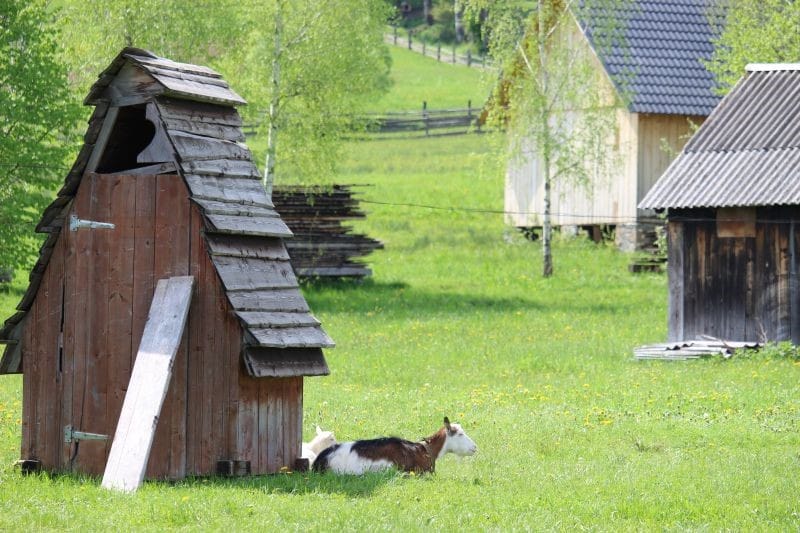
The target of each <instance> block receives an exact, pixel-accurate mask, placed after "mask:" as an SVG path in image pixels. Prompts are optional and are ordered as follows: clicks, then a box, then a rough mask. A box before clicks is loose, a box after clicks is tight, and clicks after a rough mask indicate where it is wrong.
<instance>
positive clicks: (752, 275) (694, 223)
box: [668, 208, 800, 343]
mask: <svg viewBox="0 0 800 533" xmlns="http://www.w3.org/2000/svg"><path fill="white" fill-rule="evenodd" d="M756 218H757V221H756V225H755V230H756V231H755V236H754V237H718V236H717V223H716V221H715V220H714V219H715V211H714V210H710V209H709V210H685V211H678V212H671V213H670V220H669V224H668V246H669V339H670V340H671V341H678V340H689V339H694V338H697V337H698V336H699V335H711V336H714V337H717V338H721V339H725V340H733V341H764V340H771V341H783V340H793V341H794V342H795V343H797V342H798V341H800V295H799V294H798V283H797V281H798V280H797V271H798V269H800V239H798V232H800V222H798V223H795V225H794V226H792V224H791V220H792V219H793V218H794V219H795V220H799V221H800V209H799V208H759V209H757V210H756ZM792 230H794V233H793V234H792ZM790 236H791V237H792V238H793V239H794V241H795V242H794V247H792V243H791V241H790ZM793 251H794V268H792V261H791V259H792V253H793Z"/></svg>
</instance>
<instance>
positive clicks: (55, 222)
mask: <svg viewBox="0 0 800 533" xmlns="http://www.w3.org/2000/svg"><path fill="white" fill-rule="evenodd" d="M141 102H148V104H147V105H148V108H147V109H148V110H147V119H148V120H150V121H151V122H152V123H153V124H155V127H156V135H166V138H167V140H168V143H164V145H166V146H171V147H172V148H173V149H174V152H173V153H170V154H168V157H167V159H165V160H168V161H174V170H175V171H177V172H178V173H179V174H180V175H181V176H182V177H183V179H184V181H185V183H186V185H187V187H188V190H189V194H190V198H191V200H192V201H194V202H195V203H196V204H197V205H198V206H199V208H200V211H201V213H202V215H203V219H204V223H205V224H204V231H203V234H204V238H205V240H206V244H207V248H208V250H209V253H210V255H211V261H212V262H213V264H214V266H215V268H216V271H217V273H218V275H219V279H220V280H221V283H222V284H223V286H224V289H225V292H226V295H227V298H228V301H229V302H230V304H231V306H232V308H233V310H234V312H235V313H236V315H237V316H238V317H239V320H240V322H241V324H242V327H243V330H244V337H245V341H244V350H243V352H244V355H245V363H246V365H247V367H248V369H249V370H250V372H251V374H253V375H256V376H282V375H319V374H327V373H328V368H327V365H326V364H325V361H324V359H323V358H322V357H321V352H320V355H319V356H313V354H312V355H311V356H309V352H308V349H312V348H329V347H332V346H333V345H334V343H333V341H332V340H331V339H330V337H328V335H327V334H326V333H325V332H324V331H323V329H322V328H321V326H320V323H319V322H318V321H317V320H316V319H315V318H314V317H313V316H311V315H310V313H309V308H308V305H307V303H306V301H305V299H304V297H303V295H302V294H301V292H300V289H299V286H298V282H297V279H296V278H295V275H294V272H293V270H292V267H291V264H290V263H289V255H288V254H287V252H286V248H285V246H284V244H283V240H282V239H283V238H285V237H291V235H292V233H291V231H290V230H289V228H288V227H287V226H286V225H285V224H284V223H283V221H282V220H281V218H280V216H279V215H278V213H277V212H276V211H275V210H274V208H273V205H272V202H271V201H270V199H269V198H268V197H267V195H266V193H265V191H264V189H263V187H262V185H261V180H260V174H259V171H258V169H257V168H256V166H255V165H254V164H253V161H252V156H251V153H250V151H249V150H248V148H247V146H245V145H244V144H243V143H242V141H244V135H243V133H242V131H241V125H242V120H241V117H240V116H239V113H238V112H237V110H236V108H235V107H234V106H236V105H240V104H245V103H246V102H245V101H244V100H243V99H242V98H241V97H240V96H239V95H237V94H236V93H235V92H233V91H232V90H231V89H230V87H229V86H228V84H227V83H226V82H225V81H224V80H223V79H222V77H221V76H220V75H219V74H218V73H216V72H215V71H213V70H211V69H209V68H206V67H200V66H197V65H190V64H186V63H176V62H174V61H170V60H168V59H163V58H160V57H158V56H156V55H154V54H152V53H150V52H147V51H145V50H141V49H136V48H125V49H124V50H123V51H122V52H121V53H120V54H119V55H118V56H117V57H116V59H114V61H113V62H112V63H111V65H110V66H109V67H108V68H107V69H106V70H105V71H104V72H103V73H102V74H101V75H100V77H99V79H98V81H97V82H96V83H95V84H94V85H93V86H92V88H91V91H90V92H89V95H88V96H87V98H86V100H85V103H86V104H90V105H95V106H96V107H95V111H94V113H93V114H92V116H91V118H90V120H89V127H88V130H87V132H86V135H85V137H84V140H85V144H84V146H83V148H82V149H81V151H80V153H79V155H78V157H77V159H76V161H75V163H74V165H73V167H72V169H71V170H70V172H69V174H68V175H67V177H66V179H65V182H64V186H63V187H62V188H61V190H60V191H59V192H58V195H57V198H56V199H55V200H54V201H53V203H52V204H51V205H50V206H49V207H48V208H47V209H46V210H45V212H44V214H43V216H42V219H41V221H40V222H39V224H38V225H37V228H36V230H37V231H38V232H43V233H47V234H48V237H47V239H46V241H45V243H44V245H43V246H42V248H41V250H40V255H39V259H38V261H37V262H36V265H35V267H34V269H33V271H32V273H31V278H30V285H29V287H28V289H27V291H26V293H25V295H24V296H23V298H22V301H21V302H20V304H19V305H18V306H17V309H18V312H17V313H16V314H15V315H14V316H12V317H11V318H9V319H8V320H7V321H6V322H5V324H4V327H3V328H2V330H0V342H2V341H3V340H5V341H14V340H16V339H19V338H20V337H19V335H20V331H19V330H20V328H21V327H22V325H23V324H24V320H23V319H24V317H25V314H26V312H27V311H28V310H29V309H30V308H31V305H32V303H33V300H34V298H35V296H36V293H37V290H38V288H39V284H40V282H41V279H42V274H43V272H44V270H45V268H46V267H47V263H48V261H49V259H50V256H51V254H52V251H53V248H54V246H55V243H56V240H57V239H58V236H59V234H60V232H61V229H62V227H63V226H64V224H65V218H66V216H67V214H68V212H69V210H70V206H71V202H72V199H73V197H74V195H75V193H76V192H77V190H78V186H79V184H80V181H81V178H82V177H83V175H84V172H85V171H86V169H87V164H88V163H89V161H90V159H91V157H92V153H93V149H94V147H95V143H96V142H97V140H98V137H99V135H100V131H101V128H102V127H103V124H104V119H105V117H106V114H107V113H108V112H109V109H110V105H111V104H112V103H113V105H115V106H123V105H126V104H128V103H130V104H135V103H141ZM150 102H152V103H153V104H154V106H151V105H150ZM172 164H173V163H168V164H167V166H169V165H172ZM154 166H157V165H154ZM154 170H157V169H154ZM154 173H158V172H155V171H154ZM13 346H14V345H13V344H10V345H9V346H8V347H7V349H6V355H9V350H12V349H13ZM264 348H267V349H270V348H296V349H302V350H305V352H304V354H305V355H304V356H303V357H300V358H299V359H296V360H295V359H292V358H291V357H287V356H285V355H284V356H280V357H278V358H277V359H276V356H275V353H274V351H273V352H271V355H272V359H269V358H265V356H264V351H263V349H264ZM259 350H261V351H259ZM298 353H299V352H298ZM19 359H20V356H19V354H17V355H16V356H15V357H5V356H4V359H3V364H0V373H2V372H15V371H19V362H20V361H19Z"/></svg>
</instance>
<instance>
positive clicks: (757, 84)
mask: <svg viewBox="0 0 800 533" xmlns="http://www.w3.org/2000/svg"><path fill="white" fill-rule="evenodd" d="M748 70H749V72H748V73H747V74H746V76H745V77H744V78H743V79H742V80H741V81H740V82H739V83H738V84H737V85H736V87H734V89H733V90H732V91H731V92H730V93H729V94H728V96H727V97H725V99H724V100H723V101H722V102H721V103H720V105H719V106H718V107H717V109H715V110H714V112H713V113H712V114H711V116H710V117H709V118H708V120H706V122H705V123H704V124H703V126H702V127H701V128H700V130H698V132H697V133H696V134H695V136H694V137H693V138H692V140H691V141H689V143H688V144H687V145H686V147H685V148H684V150H683V152H681V154H680V155H679V156H678V157H677V159H675V161H673V163H672V164H671V165H670V167H669V168H668V169H667V171H666V172H665V173H664V175H663V176H661V178H660V179H659V180H658V182H656V184H655V185H654V186H653V188H652V189H650V191H649V192H648V193H647V195H646V196H645V197H644V199H643V200H642V202H641V203H640V204H639V207H640V208H642V209H662V208H693V207H737V206H768V205H794V204H800V105H798V101H800V64H796V65H787V64H783V65H753V66H750V67H749V69H748Z"/></svg>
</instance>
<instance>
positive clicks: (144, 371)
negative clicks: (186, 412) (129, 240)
mask: <svg viewBox="0 0 800 533" xmlns="http://www.w3.org/2000/svg"><path fill="white" fill-rule="evenodd" d="M193 285H194V278H193V277H192V276H177V277H173V278H169V279H162V280H159V281H158V284H157V285H156V290H155V295H154V296H153V302H152V304H151V305H150V314H149V315H148V318H147V323H146V324H145V327H144V333H143V334H142V342H141V344H140V345H139V351H138V353H137V354H136V362H135V363H134V366H133V372H132V373H131V380H130V383H129V385H128V392H127V393H126V394H125V401H124V403H123V404H122V412H121V413H120V417H119V421H118V423H117V430H116V433H115V434H114V442H113V443H112V445H111V452H110V453H109V456H108V463H106V469H105V473H104V474H103V483H102V486H103V487H105V488H107V489H115V490H121V491H124V492H135V491H136V489H138V488H139V485H141V483H142V479H144V473H145V469H146V467H147V459H148V458H149V457H150V448H151V447H152V445H153V437H154V436H155V431H156V425H157V423H158V417H159V414H160V412H161V407H162V405H163V403H164V398H165V397H166V394H167V388H168V386H169V380H170V377H171V375H172V364H173V362H174V360H175V354H176V353H177V351H178V346H179V345H180V342H181V337H182V336H183V330H184V327H185V326H186V318H187V315H188V314H189V304H190V302H191V295H192V286H193Z"/></svg>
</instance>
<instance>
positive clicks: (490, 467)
mask: <svg viewBox="0 0 800 533" xmlns="http://www.w3.org/2000/svg"><path fill="white" fill-rule="evenodd" d="M408 154H414V155H415V156H414V157H409V155H408ZM487 154H488V149H487V148H486V138H485V137H482V136H478V135H473V136H463V137H454V138H439V139H428V140H425V139H423V140H394V141H380V142H377V141H376V142H371V143H361V144H357V145H353V146H352V147H351V148H350V149H349V151H348V157H347V159H346V161H344V162H343V166H344V172H345V175H344V177H343V181H347V182H354V183H369V184H372V186H371V187H367V188H365V189H364V192H363V198H364V199H365V200H369V201H375V202H389V203H396V204H404V203H418V204H429V205H437V206H467V207H472V208H481V209H486V210H494V209H499V208H501V207H502V177H501V173H500V172H499V171H498V169H497V168H496V167H495V166H494V165H493V164H492V163H491V159H490V158H488V157H487ZM364 207H365V208H367V209H368V211H369V217H368V218H367V219H366V220H364V221H362V222H359V223H358V229H359V230H363V231H365V232H367V233H368V234H369V235H371V236H374V237H378V238H380V239H383V240H384V241H385V243H386V249H385V250H383V251H379V252H377V253H375V254H374V255H373V256H372V258H371V263H372V266H373V268H374V271H375V274H374V276H373V278H372V279H370V280H367V281H365V282H363V283H360V284H359V283H340V284H333V285H326V284H321V285H310V286H307V287H306V288H305V292H306V295H307V297H308V299H309V301H310V303H311V306H312V307H313V309H314V311H315V313H316V315H317V316H318V317H319V318H320V319H321V320H322V322H323V324H324V326H325V328H326V330H327V331H328V332H329V333H330V335H331V336H332V337H333V338H334V339H335V340H336V341H337V347H336V349H334V350H330V351H328V352H327V359H328V362H329V365H330V367H331V370H332V374H331V375H330V376H329V377H324V378H309V379H307V380H306V388H305V393H306V395H305V402H304V409H305V420H304V433H305V436H306V438H311V436H312V435H313V428H314V425H315V424H320V425H322V426H323V427H324V428H326V429H332V430H334V431H335V432H336V435H337V437H338V438H339V439H340V440H346V439H353V438H361V437H372V436H378V435H382V434H389V433H391V434H398V435H400V436H404V437H407V438H416V437H420V436H423V435H426V434H429V433H430V432H432V431H433V430H435V429H437V428H438V427H439V425H440V423H441V419H442V416H444V415H448V416H449V417H450V418H451V419H452V420H454V421H459V422H461V423H462V424H463V425H464V427H465V429H466V430H467V432H468V433H469V434H470V435H471V436H472V437H473V438H474V440H475V441H476V442H477V443H478V446H479V448H480V451H479V453H478V455H476V456H475V457H472V458H467V459H462V460H458V459H456V458H453V457H452V456H448V457H446V458H445V459H443V460H442V461H441V462H440V463H439V464H437V472H436V474H435V475H432V476H424V477H404V476H400V475H396V474H394V473H387V474H376V475H370V476H365V477H363V478H353V477H347V476H345V477H336V476H332V475H322V476H321V475H316V474H299V473H296V474H286V475H276V476H265V477H255V478H251V479H243V480H232V481H231V480H220V479H208V480H187V481H185V482H181V483H178V484H165V483H146V484H145V485H144V486H143V488H142V489H141V490H140V491H139V492H138V493H137V494H136V495H134V496H122V495H117V494H113V493H109V492H106V491H104V490H102V489H100V488H99V487H98V482H97V481H96V480H91V479H80V478H77V477H69V476H57V477H49V476H47V475H41V476H34V477H27V478H25V477H22V476H20V474H19V473H18V472H17V471H16V470H15V469H13V468H12V467H11V466H10V465H11V464H12V463H13V461H14V460H16V459H17V458H18V454H19V433H20V425H19V421H18V420H19V417H20V404H19V401H20V398H21V391H20V379H19V377H17V376H3V377H0V464H2V465H3V466H2V467H0V495H2V497H0V529H22V530H39V529H51V530H52V529H82V530H87V529H90V528H91V529H102V530H111V529H115V530H119V529H123V530H130V529H150V530H162V529H177V528H185V529H198V530H200V529H202V530H222V529H229V530H235V531H238V530H244V529H251V528H253V527H256V528H257V529H259V530H284V529H288V530H302V531H308V530H311V531H319V530H341V529H346V530H364V531H366V530H370V531H372V530H427V529H434V530H455V529H460V530H465V531H470V530H496V531H505V530H531V529H534V530H552V529H560V530H574V529H578V528H580V529H597V530H607V531H612V530H613V531H616V530H654V529H667V530H685V529H693V530H722V529H727V530H776V531H781V530H796V529H798V527H800V504H798V498H797V497H796V495H797V494H798V492H799V489H800V482H799V481H798V479H799V478H798V475H797V472H798V468H800V438H799V437H798V415H800V385H798V383H800V380H798V377H799V376H800V366H798V365H797V364H796V363H793V362H792V361H791V360H789V359H782V358H780V357H777V356H776V357H767V356H753V357H749V358H739V357H734V358H733V359H731V360H729V361H721V360H718V359H712V360H699V361H687V362H670V363H664V362H657V361H655V362H636V361H633V360H632V352H631V350H632V348H633V347H634V346H636V345H639V344H642V343H648V342H656V341H661V340H663V339H664V337H665V334H666V331H665V323H666V309H665V301H666V290H667V285H666V281H665V278H664V277H663V276H659V275H640V276H634V275H631V274H628V272H627V269H626V265H627V261H628V256H626V255H624V254H621V253H618V252H616V251H615V250H613V249H612V248H611V247H607V246H602V245H601V246H597V245H594V244H591V243H588V242H586V241H584V240H572V241H562V240H559V241H557V242H556V245H555V269H556V274H555V276H554V277H553V278H552V279H549V280H543V279H542V278H541V277H540V276H539V271H540V269H541V258H540V252H539V247H538V246H537V245H535V244H531V243H529V242H527V241H525V240H523V239H521V238H520V237H519V236H518V235H517V234H516V233H515V232H513V231H511V230H510V229H508V228H507V227H506V226H505V225H504V224H503V221H502V219H501V217H500V216H499V215H496V214H490V213H477V212H463V211H448V210H431V209H421V208H416V207H408V206H399V205H382V204H374V203H365V204H364ZM16 296H18V295H16ZM11 300H13V301H11V302H10V304H9V300H8V299H6V298H3V299H1V300H0V304H2V305H3V308H2V309H0V310H1V311H2V315H3V316H5V315H8V314H10V312H11V308H10V305H13V304H14V303H16V299H15V298H12V299H11Z"/></svg>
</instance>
